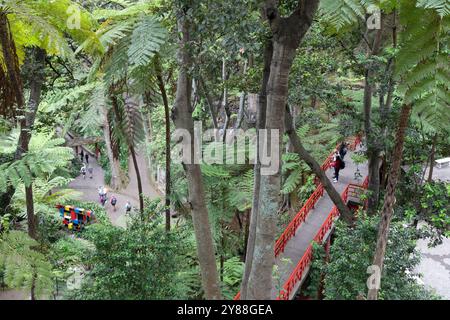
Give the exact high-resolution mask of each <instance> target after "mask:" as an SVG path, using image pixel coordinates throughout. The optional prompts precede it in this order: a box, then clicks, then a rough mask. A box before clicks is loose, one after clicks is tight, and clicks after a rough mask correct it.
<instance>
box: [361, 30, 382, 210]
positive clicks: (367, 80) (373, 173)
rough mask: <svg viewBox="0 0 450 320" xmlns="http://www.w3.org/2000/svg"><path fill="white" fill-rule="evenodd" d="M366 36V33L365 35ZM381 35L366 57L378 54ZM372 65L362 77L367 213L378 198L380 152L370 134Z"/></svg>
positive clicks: (379, 31) (378, 32) (374, 138)
mask: <svg viewBox="0 0 450 320" xmlns="http://www.w3.org/2000/svg"><path fill="white" fill-rule="evenodd" d="M366 34H367V33H366ZM382 34H383V28H380V29H379V30H378V31H377V33H376V35H375V39H374V41H373V44H372V47H371V48H368V57H371V56H375V55H377V54H378V52H379V50H380V46H381V37H382ZM371 68H373V66H372V65H370V64H369V65H368V67H367V68H366V70H365V75H364V98H363V104H364V130H365V132H366V140H367V157H368V159H369V186H368V190H369V193H368V194H369V198H368V209H367V210H368V212H369V213H373V212H375V210H376V208H377V206H378V203H379V197H380V164H381V163H380V160H381V159H380V152H381V148H380V146H379V144H380V141H378V139H379V137H377V136H375V134H374V133H373V132H372V123H371V122H372V116H371V113H372V94H373V86H374V84H373V83H372V81H373V80H374V71H373V70H372V69H371Z"/></svg>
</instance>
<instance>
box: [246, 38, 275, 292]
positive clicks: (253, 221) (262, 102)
mask: <svg viewBox="0 0 450 320" xmlns="http://www.w3.org/2000/svg"><path fill="white" fill-rule="evenodd" d="M272 54H273V43H272V40H271V39H269V40H268V42H267V44H266V46H265V49H264V69H263V78H262V84H261V90H260V93H259V97H258V105H259V107H258V110H257V114H256V130H257V136H256V139H257V140H256V163H255V167H254V182H253V201H252V209H251V213H250V219H249V221H248V232H247V233H248V237H247V238H246V240H247V242H246V246H245V247H246V249H245V252H246V254H245V268H244V274H243V276H242V283H241V299H242V300H247V288H248V278H249V276H250V270H251V269H252V262H253V253H254V250H255V238H256V226H257V221H258V215H259V191H260V186H261V162H260V159H259V150H260V141H261V140H260V136H259V134H260V130H261V129H264V127H265V124H266V109H267V82H268V80H269V76H270V65H271V61H272Z"/></svg>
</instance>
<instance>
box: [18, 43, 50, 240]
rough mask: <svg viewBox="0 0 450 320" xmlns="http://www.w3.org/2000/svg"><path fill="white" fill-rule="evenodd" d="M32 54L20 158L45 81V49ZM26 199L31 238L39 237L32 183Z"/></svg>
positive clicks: (26, 190)
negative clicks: (28, 95)
mask: <svg viewBox="0 0 450 320" xmlns="http://www.w3.org/2000/svg"><path fill="white" fill-rule="evenodd" d="M32 54H33V61H32V62H31V68H32V71H31V75H30V98H29V100H28V106H27V108H26V111H25V119H24V120H21V121H20V136H19V146H18V149H17V151H16V155H19V154H20V158H21V157H22V155H23V154H25V153H27V152H28V149H29V145H30V140H31V132H32V130H33V125H34V120H35V119H36V113H37V110H38V107H39V103H40V102H41V92H42V84H43V83H44V67H45V66H44V63H45V56H46V54H45V51H44V50H42V49H40V48H34V49H33V53H32ZM19 148H20V150H19ZM25 199H26V206H27V220H28V234H29V235H30V237H31V238H33V239H37V238H38V234H37V228H38V220H37V217H36V215H35V213H34V200H33V184H32V183H31V184H30V185H29V186H26V187H25Z"/></svg>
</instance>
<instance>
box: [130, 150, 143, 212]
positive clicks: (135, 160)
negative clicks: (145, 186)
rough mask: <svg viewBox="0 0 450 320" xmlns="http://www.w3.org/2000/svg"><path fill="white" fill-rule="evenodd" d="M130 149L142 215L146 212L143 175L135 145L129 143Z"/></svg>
mask: <svg viewBox="0 0 450 320" xmlns="http://www.w3.org/2000/svg"><path fill="white" fill-rule="evenodd" d="M128 148H129V150H130V155H131V158H132V159H133V166H134V170H135V171H136V182H137V187H138V192H139V212H140V213H141V214H142V213H143V212H144V195H143V192H144V191H143V190H142V180H141V174H140V172H139V165H138V163H137V158H136V150H135V149H134V144H133V143H128Z"/></svg>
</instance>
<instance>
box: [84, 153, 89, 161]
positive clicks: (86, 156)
mask: <svg viewBox="0 0 450 320" xmlns="http://www.w3.org/2000/svg"><path fill="white" fill-rule="evenodd" d="M84 158H85V159H86V163H89V154H88V153H87V152H86V155H85V156H84Z"/></svg>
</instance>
